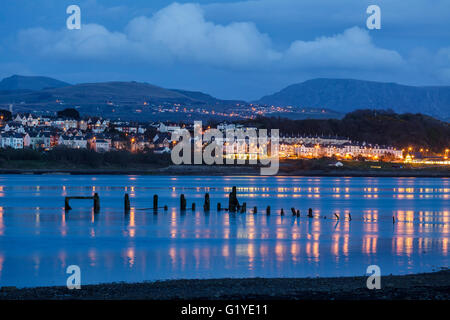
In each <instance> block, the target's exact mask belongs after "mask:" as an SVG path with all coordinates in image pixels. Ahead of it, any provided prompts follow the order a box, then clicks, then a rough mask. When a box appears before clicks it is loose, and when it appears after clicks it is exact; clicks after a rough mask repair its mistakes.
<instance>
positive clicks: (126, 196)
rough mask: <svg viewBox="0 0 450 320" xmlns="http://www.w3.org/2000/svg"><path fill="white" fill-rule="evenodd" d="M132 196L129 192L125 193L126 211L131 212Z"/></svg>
mask: <svg viewBox="0 0 450 320" xmlns="http://www.w3.org/2000/svg"><path fill="white" fill-rule="evenodd" d="M130 207H131V206H130V196H129V195H128V193H126V194H125V213H129V212H130Z"/></svg>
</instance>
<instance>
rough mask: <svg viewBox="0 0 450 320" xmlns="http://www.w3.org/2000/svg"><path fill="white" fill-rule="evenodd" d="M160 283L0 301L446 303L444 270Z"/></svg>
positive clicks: (31, 293)
mask: <svg viewBox="0 0 450 320" xmlns="http://www.w3.org/2000/svg"><path fill="white" fill-rule="evenodd" d="M366 281H367V276H356V277H331V278H241V279H232V278H224V279H207V280H165V281H155V282H141V283H107V284H95V285H85V286H83V285H82V287H81V290H68V289H67V288H66V287H35V288H23V289H17V288H15V287H3V288H0V300H450V270H449V269H443V270H441V271H437V272H432V273H419V274H411V275H395V276H393V275H388V276H383V275H382V276H381V289H380V290H369V289H367V287H366Z"/></svg>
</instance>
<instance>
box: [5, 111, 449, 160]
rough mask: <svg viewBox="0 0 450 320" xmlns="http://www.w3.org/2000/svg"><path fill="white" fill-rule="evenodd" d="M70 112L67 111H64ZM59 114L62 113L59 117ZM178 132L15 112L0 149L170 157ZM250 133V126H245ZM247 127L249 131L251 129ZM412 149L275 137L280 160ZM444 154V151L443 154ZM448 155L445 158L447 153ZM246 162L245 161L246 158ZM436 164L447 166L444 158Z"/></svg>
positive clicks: (408, 155)
mask: <svg viewBox="0 0 450 320" xmlns="http://www.w3.org/2000/svg"><path fill="white" fill-rule="evenodd" d="M69 110H70V109H69ZM62 114H63V113H62ZM181 128H184V129H187V130H190V131H192V130H193V124H188V123H184V124H179V123H178V124H173V123H172V124H169V123H164V122H147V123H135V122H130V121H119V120H109V119H102V118H99V117H86V118H80V119H75V118H70V117H64V116H39V115H34V114H31V113H27V114H20V113H19V114H14V115H11V116H10V119H5V116H4V115H2V116H1V119H0V135H1V140H0V146H1V148H4V149H5V148H12V149H25V148H31V149H35V150H43V151H48V150H51V149H54V148H56V147H66V148H73V149H91V150H94V151H96V152H109V151H118V150H124V151H125V150H126V151H129V152H153V153H155V154H162V153H170V152H171V149H172V147H173V146H174V145H175V144H176V143H177V141H172V133H173V132H175V131H176V130H180V129H181ZM242 128H243V126H242V125H241V124H235V123H226V122H224V123H220V124H218V125H217V129H219V130H220V131H222V132H226V131H227V130H235V129H242ZM245 129H247V130H248V129H249V128H245ZM250 129H251V128H250ZM230 142H232V141H225V144H227V145H228V147H226V148H225V150H226V153H227V157H232V158H235V159H245V157H246V156H247V157H248V154H247V153H248V147H247V149H245V148H244V149H242V148H239V146H242V145H243V144H242V143H239V141H236V142H237V143H236V147H234V148H233V149H231V148H230V147H229V145H230ZM412 151H413V150H404V149H403V150H402V149H397V148H395V147H394V146H379V145H371V144H368V143H365V142H361V141H351V140H350V139H348V138H343V137H325V136H300V135H293V134H292V135H289V134H285V133H283V132H281V133H280V137H279V158H280V159H313V158H322V157H328V158H336V159H345V160H351V159H358V160H364V159H367V160H375V161H389V162H413V161H415V160H414V157H415V156H414V153H413V152H412ZM446 152H447V153H448V150H447V151H446ZM446 155H447V154H446ZM249 159H250V157H249ZM441 160H442V161H440V162H439V164H448V161H447V157H446V156H445V157H443V158H442V159H441Z"/></svg>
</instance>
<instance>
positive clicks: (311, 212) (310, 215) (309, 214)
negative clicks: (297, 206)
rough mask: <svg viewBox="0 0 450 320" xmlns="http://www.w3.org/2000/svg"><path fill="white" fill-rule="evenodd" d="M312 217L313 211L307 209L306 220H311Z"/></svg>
mask: <svg viewBox="0 0 450 320" xmlns="http://www.w3.org/2000/svg"><path fill="white" fill-rule="evenodd" d="M312 217H313V211H312V209H311V208H309V209H308V218H312Z"/></svg>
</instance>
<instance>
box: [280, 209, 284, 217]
mask: <svg viewBox="0 0 450 320" xmlns="http://www.w3.org/2000/svg"><path fill="white" fill-rule="evenodd" d="M280 215H282V216H284V210H283V208H281V212H280Z"/></svg>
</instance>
